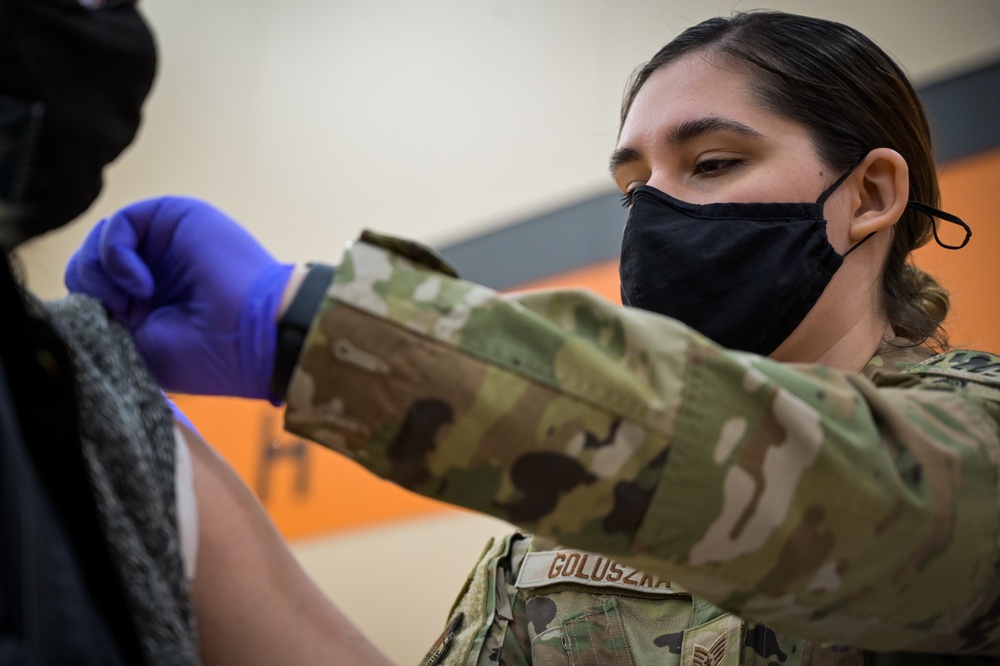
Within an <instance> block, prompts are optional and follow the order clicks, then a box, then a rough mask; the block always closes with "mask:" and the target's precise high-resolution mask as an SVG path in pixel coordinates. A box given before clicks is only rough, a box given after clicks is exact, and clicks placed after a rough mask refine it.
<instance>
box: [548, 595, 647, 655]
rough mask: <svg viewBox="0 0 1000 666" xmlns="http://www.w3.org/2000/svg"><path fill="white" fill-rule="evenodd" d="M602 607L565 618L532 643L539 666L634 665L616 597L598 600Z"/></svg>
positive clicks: (584, 610)
mask: <svg viewBox="0 0 1000 666" xmlns="http://www.w3.org/2000/svg"><path fill="white" fill-rule="evenodd" d="M598 601H599V605H595V606H593V607H591V608H586V609H583V610H581V611H578V612H577V613H574V614H572V615H569V616H567V617H565V618H563V620H562V622H561V624H560V626H558V627H554V628H552V629H550V630H548V631H545V632H543V633H541V634H539V635H538V636H536V637H535V639H534V640H533V641H532V643H531V659H532V663H533V664H535V665H536V666H556V665H559V666H563V665H564V664H568V665H569V666H605V665H606V664H614V665H615V666H634V663H635V662H634V661H633V659H632V652H631V650H629V646H628V640H627V639H626V638H625V625H624V623H623V621H622V617H621V613H620V612H619V608H618V599H617V597H603V598H599V599H598Z"/></svg>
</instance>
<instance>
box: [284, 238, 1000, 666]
mask: <svg viewBox="0 0 1000 666" xmlns="http://www.w3.org/2000/svg"><path fill="white" fill-rule="evenodd" d="M453 274H454V272H453V271H452V270H451V269H449V268H448V267H447V265H446V264H444V262H443V261H442V260H441V259H440V257H438V256H437V255H435V254H434V253H433V252H432V251H430V250H428V249H426V248H423V247H422V246H420V245H418V244H415V243H411V242H403V241H397V240H395V239H392V238H387V237H382V236H379V235H377V234H374V233H371V232H365V234H363V235H362V237H361V239H360V240H359V241H357V242H355V243H353V244H352V245H351V246H350V248H349V249H348V252H347V254H346V256H345V258H344V261H343V262H342V263H341V265H340V268H339V270H338V272H337V277H336V279H335V281H334V283H333V284H332V285H331V288H330V291H329V293H328V298H327V300H326V302H325V303H324V305H323V307H322V308H321V310H320V312H319V313H318V314H317V317H316V319H315V320H314V322H313V326H312V329H311V331H310V333H309V338H308V340H307V342H306V348H305V349H304V350H303V353H302V356H301V357H300V359H299V367H298V368H297V370H296V372H295V373H294V375H293V379H292V383H291V386H290V388H289V394H288V409H287V411H286V427H287V428H288V429H289V430H290V431H292V432H294V433H297V434H299V435H301V436H304V437H308V438H310V439H313V440H315V441H317V442H320V443H322V444H324V445H326V446H329V447H330V448H332V449H335V450H337V451H339V452H341V453H343V454H344V455H346V456H349V457H350V458H352V459H354V460H356V461H357V462H359V463H360V464H362V465H364V466H365V467H367V468H368V469H369V470H371V471H372V472H374V473H375V474H377V475H379V476H381V477H384V478H386V479H390V480H392V481H394V482H396V483H397V484H399V485H401V486H403V487H406V488H409V489H411V490H413V491H415V492H419V493H421V494H424V495H427V496H429V497H433V498H435V499H438V500H442V501H445V502H450V503H452V504H457V505H461V506H465V507H468V508H471V509H475V510H479V511H483V512H486V513H490V514H492V515H495V516H497V517H500V518H502V519H504V520H507V521H509V522H511V523H513V524H515V525H518V526H519V527H521V528H523V529H525V530H527V531H529V532H531V533H534V534H538V535H540V536H543V537H547V538H551V539H552V540H553V541H555V542H557V543H560V544H563V545H565V546H567V547H571V548H576V549H580V550H584V551H588V552H597V553H602V554H603V555H605V556H609V557H613V558H614V559H615V560H617V561H621V562H624V563H627V564H629V565H631V566H634V567H638V568H640V569H642V570H643V571H647V572H649V573H650V574H651V575H655V576H659V577H662V578H666V579H669V580H672V581H678V582H679V583H680V584H681V585H683V587H684V589H686V590H688V591H690V592H691V593H692V594H694V595H695V596H696V597H698V598H700V599H704V600H706V601H708V602H711V603H713V604H716V605H718V606H719V607H722V608H725V609H727V610H729V611H732V612H735V613H738V614H739V615H740V616H741V617H744V618H749V619H751V620H753V621H756V622H762V623H765V624H767V626H770V627H773V628H775V629H776V630H780V631H782V632H784V633H787V634H789V635H794V636H799V637H802V638H804V639H808V640H813V641H832V642H837V643H842V644H849V645H856V646H861V647H866V648H871V649H874V650H879V651H891V650H908V651H917V652H938V653H952V654H962V653H968V654H991V655H996V654H1000V619H998V615H1000V577H998V575H997V567H996V563H997V560H998V554H1000V500H998V474H997V467H998V462H1000V379H998V377H997V368H998V367H1000V358H997V357H995V356H992V355H989V354H985V353H979V352H952V353H950V354H946V355H944V356H942V357H938V358H934V359H929V360H925V361H923V362H922V363H917V364H916V365H914V366H913V367H911V368H909V369H907V370H906V371H905V372H899V371H896V370H893V369H891V368H888V367H883V368H880V369H879V368H878V363H879V360H878V359H875V366H876V369H877V372H874V373H872V376H871V378H869V377H866V376H864V375H863V374H852V373H844V372H839V371H836V370H833V369H831V368H828V367H823V366H811V365H789V364H782V363H777V362H774V361H770V360H769V359H766V358H762V357H759V356H756V355H753V354H747V353H741V352H733V351H728V350H725V349H722V348H720V347H718V346H717V345H715V344H713V343H712V342H710V341H709V340H707V339H705V338H704V337H702V336H700V335H698V334H697V333H694V332H692V331H691V330H690V329H688V328H686V327H685V326H683V325H681V324H680V323H678V322H676V321H673V320H670V319H667V318H664V317H659V316H656V315H653V314H650V313H647V312H643V311H639V310H634V309H630V308H621V307H618V306H614V305H612V304H610V303H607V302H605V301H603V300H601V299H599V298H597V297H596V296H595V295H593V294H591V293H589V292H585V291H548V292H532V293H524V294H520V295H510V296H503V295H500V294H497V293H495V292H493V291H491V290H489V289H486V288H484V287H482V286H479V285H476V284H472V283H469V282H464V281H462V280H460V279H458V278H455V277H454V276H453Z"/></svg>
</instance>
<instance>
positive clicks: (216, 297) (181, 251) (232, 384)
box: [66, 197, 293, 401]
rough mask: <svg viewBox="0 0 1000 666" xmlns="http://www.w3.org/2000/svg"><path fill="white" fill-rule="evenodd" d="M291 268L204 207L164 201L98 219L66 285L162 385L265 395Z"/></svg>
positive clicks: (176, 199) (177, 200)
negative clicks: (117, 329)
mask: <svg viewBox="0 0 1000 666" xmlns="http://www.w3.org/2000/svg"><path fill="white" fill-rule="evenodd" d="M292 268H293V267H292V265H291V264H281V263H278V262H277V261H276V260H275V259H274V258H273V257H272V256H271V255H270V254H269V253H268V252H267V250H265V249H264V248H263V247H262V246H261V245H260V244H259V243H258V242H257V241H256V240H255V239H254V238H253V237H252V236H251V235H250V234H249V233H247V231H246V230H244V229H243V228H242V227H241V226H240V225H239V224H237V223H236V222H235V221H234V220H233V219H231V218H230V217H229V216H227V215H226V214H225V213H223V212H222V211H220V210H218V209H216V208H215V207H213V206H211V205H210V204H207V203H205V202H203V201H199V200H197V199H188V198H183V197H164V198H159V199H149V200H147V201H140V202H138V203H135V204H132V205H130V206H127V207H125V208H123V209H121V210H119V211H118V212H117V213H115V214H114V215H112V216H110V217H108V218H106V219H104V220H101V221H100V222H99V223H98V224H97V225H96V226H95V227H94V228H93V229H92V230H91V232H90V234H89V235H88V236H87V238H86V240H85V241H84V243H83V245H82V247H81V248H80V249H79V250H77V252H76V253H75V254H74V255H73V257H72V258H71V259H70V262H69V265H68V266H67V267H66V286H67V287H68V288H69V290H70V291H73V292H83V293H86V294H90V295H91V296H95V297H97V298H99V299H100V300H101V301H102V302H103V303H104V305H105V307H106V308H107V309H108V310H109V311H110V312H111V314H112V315H113V316H114V317H115V318H117V319H119V320H120V321H122V322H123V323H124V324H125V325H126V326H127V327H128V328H129V330H130V331H131V332H132V336H133V338H134V339H135V343H136V346H137V347H138V349H139V353H140V354H142V357H143V358H144V359H145V360H146V363H147V365H148V366H149V369H150V370H151V371H152V373H153V375H154V376H155V377H156V379H157V380H158V381H159V382H160V385H161V386H162V387H163V388H164V389H166V390H168V391H176V392H180V393H200V394H205V395H228V396H235V397H244V398H262V399H269V400H272V401H273V396H272V395H271V392H270V389H269V383H270V379H271V372H272V369H273V365H274V351H275V315H276V312H277V309H278V307H279V305H280V303H281V296H282V292H283V291H284V288H285V285H286V283H287V282H288V278H289V276H290V274H291V272H292Z"/></svg>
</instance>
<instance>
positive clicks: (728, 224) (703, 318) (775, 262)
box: [619, 161, 971, 355]
mask: <svg viewBox="0 0 1000 666" xmlns="http://www.w3.org/2000/svg"><path fill="white" fill-rule="evenodd" d="M859 163H860V161H859ZM856 166H857V164H855V166H854V167H851V169H850V170H848V171H847V173H845V174H844V175H843V176H841V177H840V178H839V179H837V181H836V182H835V183H833V185H831V186H830V187H829V188H827V189H826V191H824V192H823V193H822V194H821V195H820V197H819V199H817V200H816V203H712V204H704V205H698V204H691V203H687V202H684V201H680V200H678V199H675V198H673V197H671V196H670V195H668V194H665V193H664V192H661V191H659V190H657V189H655V188H653V187H649V186H647V185H643V186H641V187H639V188H637V189H636V190H635V192H634V194H633V199H632V210H631V212H630V213H629V217H628V221H627V222H626V224H625V232H624V234H623V237H622V252H621V263H620V265H619V275H620V277H621V285H622V303H624V304H625V305H629V306H633V307H637V308H642V309H643V310H649V311H651V312H657V313H659V314H662V315H666V316H668V317H672V318H674V319H677V320H678V321H681V322H683V323H684V324H687V325H688V326H690V327H691V328H693V329H694V330H696V331H698V332H699V333H701V334H702V335H705V336H707V337H708V338H711V339H712V340H714V341H715V342H717V343H718V344H720V345H722V346H723V347H727V348H729V349H738V350H743V351H750V352H754V353H757V354H761V355H767V354H770V353H771V352H773V351H774V350H775V349H777V347H778V345H780V344H781V343H782V342H784V340H785V338H787V337H788V336H789V335H790V334H791V332H792V331H793V330H795V328H796V327H797V326H798V325H799V324H800V323H801V322H802V320H803V318H805V316H806V314H807V313H808V312H809V310H811V309H812V307H813V305H815V303H816V301H817V300H818V299H819V297H820V295H821V294H822V293H823V290H824V289H826V286H827V284H829V282H830V279H831V278H832V277H833V274H834V273H835V272H836V271H837V269H838V268H840V265H841V264H842V263H843V260H844V257H845V256H847V254H850V253H851V252H852V251H853V250H854V249H856V248H857V247H858V246H859V245H860V244H861V243H863V242H865V241H866V240H868V238H870V237H871V236H870V235H869V236H868V237H866V238H864V239H862V240H861V241H859V242H858V243H857V244H855V245H854V246H853V247H851V249H849V250H848V251H847V252H846V253H845V254H844V255H840V254H839V253H838V252H837V251H836V250H835V249H834V248H833V246H832V245H830V241H829V240H828V238H827V232H826V226H827V223H826V220H825V219H824V217H823V204H824V203H825V202H826V200H827V199H828V198H829V197H830V195H831V194H833V192H834V191H835V190H836V189H837V188H838V187H840V185H841V183H843V182H844V180H845V179H846V178H847V177H848V176H849V175H850V174H851V173H852V172H853V171H854V168H855V167H856ZM910 205H913V206H914V207H916V208H917V209H918V210H921V211H922V212H924V213H926V214H928V215H931V217H932V219H933V218H934V217H941V218H942V219H946V220H948V221H950V222H955V223H956V224H960V225H961V226H962V227H964V228H965V229H966V232H967V234H971V232H970V231H969V230H968V227H967V226H966V225H965V223H964V222H962V221H961V220H959V219H958V218H957V217H954V216H952V215H948V214H947V213H942V212H941V211H938V210H936V209H933V208H930V207H929V206H925V205H924V204H918V203H916V202H910ZM935 237H937V235H936V227H935ZM939 242H940V241H939ZM965 242H968V236H967V237H966V241H965ZM965 242H963V243H962V245H963V246H964V245H965Z"/></svg>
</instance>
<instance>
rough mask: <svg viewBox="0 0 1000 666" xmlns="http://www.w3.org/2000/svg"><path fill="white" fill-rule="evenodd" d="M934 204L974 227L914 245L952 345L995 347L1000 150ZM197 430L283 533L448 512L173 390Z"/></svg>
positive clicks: (543, 283)
mask: <svg viewBox="0 0 1000 666" xmlns="http://www.w3.org/2000/svg"><path fill="white" fill-rule="evenodd" d="M941 184H942V191H943V207H944V209H945V210H947V211H948V212H951V213H954V214H956V215H958V216H959V217H962V218H963V219H964V220H965V221H966V222H968V223H969V224H970V225H971V226H972V229H973V236H972V241H971V242H970V244H969V245H968V246H967V247H966V248H964V249H962V250H960V251H957V252H948V251H946V250H942V249H940V248H938V247H937V246H928V247H927V248H924V249H922V250H921V251H920V252H919V254H918V257H917V261H918V263H919V264H920V265H921V267H923V268H925V269H926V270H928V271H929V272H931V273H932V274H934V275H935V276H936V277H938V278H939V279H940V280H941V282H942V283H943V284H944V285H945V286H946V287H948V288H949V289H950V290H951V292H952V298H953V307H954V313H955V314H954V315H953V317H952V318H950V320H949V321H950V322H951V325H950V327H949V329H950V332H951V337H952V342H953V343H954V344H955V345H956V346H968V347H973V348H978V349H984V350H991V351H997V350H1000V308H997V307H996V302H997V296H996V291H997V289H998V287H1000V260H998V259H997V257H996V255H997V250H998V249H1000V224H998V221H1000V220H998V218H1000V150H998V151H995V152H993V153H990V154H986V155H981V156H978V157H975V158H972V159H968V160H964V161H962V162H960V163H955V164H951V165H949V166H948V167H947V168H946V169H944V170H942V174H941ZM563 286H585V287H587V288H589V289H591V290H593V291H595V292H597V293H598V294H601V295H602V296H604V297H605V298H607V299H609V300H612V301H614V302H620V301H619V284H618V262H617V260H614V261H608V262H604V263H601V264H595V265H592V266H586V267H583V268H580V269H577V270H574V271H570V272H568V273H564V274H561V275H557V276H553V277H550V278H546V279H544V280H538V281H534V282H531V283H528V284H523V285H519V287H518V288H519V289H529V288H549V287H563ZM175 400H176V402H177V404H178V405H179V406H180V407H181V409H183V410H184V411H185V413H187V414H188V416H189V417H190V418H191V420H192V421H193V422H194V424H195V425H196V426H197V427H198V428H199V430H200V431H201V433H202V434H203V435H204V436H205V438H206V439H207V440H208V441H209V442H212V444H214V445H215V446H216V448H218V449H219V450H220V452H221V453H222V454H223V456H224V457H225V458H226V459H227V460H228V461H229V463H230V464H231V465H233V467H234V468H235V469H236V471H237V472H238V473H239V474H240V476H241V477H242V478H243V479H244V480H245V481H246V482H247V484H248V485H249V486H250V487H251V488H252V489H254V491H255V492H257V494H258V496H259V497H260V498H261V500H262V502H263V503H264V505H265V507H266V508H267V510H268V512H269V513H270V514H271V516H272V517H273V519H274V521H275V523H276V524H277V525H278V528H279V529H280V530H281V531H282V533H283V534H284V535H285V536H286V537H288V538H296V537H305V536H310V535H316V534H327V533H330V532H335V531H338V530H345V529H352V528H356V527H361V526H365V525H371V524H375V523H380V522H384V521H388V520H399V519H404V518H408V517H412V516H417V515H426V514H430V513H437V512H443V511H456V510H457V509H452V508H450V507H447V506H445V505H442V504H439V503H437V502H433V501H431V500H427V499H424V498H422V497H420V496H417V495H413V494H411V493H408V492H406V491H404V490H401V489H399V488H397V487H396V486H394V485H392V484H391V483H388V482H385V481H381V480H379V479H376V478H374V477H373V476H372V475H370V474H369V473H368V472H366V471H365V470H363V469H362V468H360V467H358V466H357V465H355V464H354V463H352V462H350V461H348V460H346V459H344V458H341V457H340V456H338V455H337V454H335V453H333V452H331V451H329V450H327V449H324V448H323V447H321V446H315V445H311V444H307V443H306V442H303V441H301V440H298V439H296V438H294V437H291V436H290V435H288V434H287V433H283V432H282V431H281V428H280V424H281V411H280V410H278V409H275V408H273V407H271V406H270V405H267V404H264V403H260V402H255V401H247V400H236V399H220V398H196V397H191V396H175Z"/></svg>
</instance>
